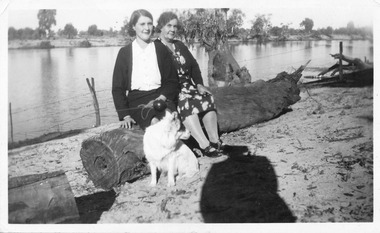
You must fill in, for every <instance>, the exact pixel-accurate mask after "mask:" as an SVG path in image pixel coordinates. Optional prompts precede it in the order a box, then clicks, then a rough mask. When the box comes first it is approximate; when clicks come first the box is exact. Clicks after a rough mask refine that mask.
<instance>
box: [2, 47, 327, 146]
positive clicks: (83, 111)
mask: <svg viewBox="0 0 380 233" xmlns="http://www.w3.org/2000/svg"><path fill="white" fill-rule="evenodd" d="M316 46H318V45H316ZM313 47H315V46H308V47H305V48H303V49H298V50H289V51H285V52H279V53H272V54H268V55H263V56H258V57H255V58H251V59H244V60H238V61H237V63H238V64H244V63H247V62H252V61H255V60H256V61H259V60H262V59H268V58H270V57H275V56H283V55H286V54H290V53H296V52H302V51H304V50H309V49H311V48H313ZM313 61H317V63H318V64H319V66H322V67H323V66H325V67H326V66H329V65H331V62H322V61H326V56H323V57H322V56H321V57H317V58H315V57H313ZM305 62H306V60H305V59H300V60H299V61H294V60H293V61H289V63H288V62H282V63H281V64H273V65H269V66H266V69H267V70H263V71H255V72H259V73H258V74H257V75H258V76H260V75H261V74H264V73H266V74H267V75H268V76H272V75H276V74H278V73H280V72H282V71H287V72H292V71H294V70H295V69H297V68H298V66H297V67H293V66H294V64H296V63H298V64H304V63H305ZM268 70H271V71H273V74H272V73H271V72H268ZM201 72H202V73H203V74H205V73H207V67H205V68H202V69H201ZM260 72H261V73H260ZM268 73H269V74H268ZM204 76H205V75H204ZM274 77H275V76H273V78H274ZM96 96H97V101H98V105H99V112H100V113H99V114H100V119H101V122H102V123H103V124H107V123H111V122H115V121H117V120H118V118H117V114H116V110H115V108H114V103H113V99H112V95H111V88H107V89H102V90H97V91H96ZM93 101H94V100H93V98H92V97H91V92H90V91H89V92H87V93H83V94H80V95H75V96H71V97H67V98H64V99H59V100H55V101H51V102H47V103H44V104H41V105H36V106H30V107H27V108H17V106H16V108H15V109H12V108H11V103H10V104H9V121H8V122H9V124H8V126H9V127H10V134H11V135H9V139H10V140H9V141H10V142H15V141H20V140H25V139H30V138H35V137H39V136H42V135H46V134H50V133H57V132H58V133H59V132H64V131H69V130H74V129H81V128H89V127H93V126H94V123H95V115H96V114H97V113H96V111H95V109H94V104H93ZM8 131H9V130H8Z"/></svg>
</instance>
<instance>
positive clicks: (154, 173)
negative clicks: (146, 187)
mask: <svg viewBox="0 0 380 233" xmlns="http://www.w3.org/2000/svg"><path fill="white" fill-rule="evenodd" d="M149 166H150V173H151V175H152V180H151V182H150V186H156V184H157V167H156V166H155V165H153V164H152V163H149Z"/></svg>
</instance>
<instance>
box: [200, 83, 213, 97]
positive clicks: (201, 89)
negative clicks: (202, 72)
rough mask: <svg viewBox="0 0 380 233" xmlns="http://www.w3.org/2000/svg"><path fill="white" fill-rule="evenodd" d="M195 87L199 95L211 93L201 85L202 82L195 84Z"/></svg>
mask: <svg viewBox="0 0 380 233" xmlns="http://www.w3.org/2000/svg"><path fill="white" fill-rule="evenodd" d="M197 89H198V92H199V94H201V95H204V94H209V95H211V94H212V93H211V92H210V91H209V90H208V89H207V88H206V87H205V86H203V85H202V84H198V85H197Z"/></svg>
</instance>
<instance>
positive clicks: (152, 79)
mask: <svg viewBox="0 0 380 233" xmlns="http://www.w3.org/2000/svg"><path fill="white" fill-rule="evenodd" d="M132 59H133V60H132V78H131V90H140V91H150V90H153V89H157V88H159V87H160V86H161V74H160V70H159V68H158V63H157V54H156V47H155V46H154V43H153V42H151V43H149V44H148V46H147V47H146V48H145V49H143V48H141V47H140V45H139V44H137V42H136V40H134V41H133V42H132Z"/></svg>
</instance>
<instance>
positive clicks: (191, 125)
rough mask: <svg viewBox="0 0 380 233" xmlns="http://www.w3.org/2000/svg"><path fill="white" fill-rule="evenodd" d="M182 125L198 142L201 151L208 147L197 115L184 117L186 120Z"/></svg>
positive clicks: (208, 143)
mask: <svg viewBox="0 0 380 233" xmlns="http://www.w3.org/2000/svg"><path fill="white" fill-rule="evenodd" d="M183 124H184V125H185V127H186V128H187V129H188V130H189V131H190V133H191V135H192V136H193V137H194V138H195V140H196V141H197V142H198V144H199V147H200V148H201V149H204V148H206V147H208V146H209V145H210V142H209V141H208V139H207V138H206V135H205V134H204V133H203V130H202V126H201V122H200V121H199V117H198V115H196V114H194V115H190V116H188V117H186V119H185V120H184V121H183Z"/></svg>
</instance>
